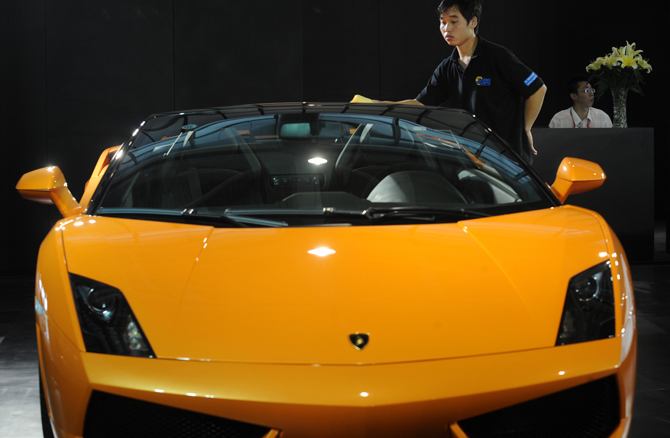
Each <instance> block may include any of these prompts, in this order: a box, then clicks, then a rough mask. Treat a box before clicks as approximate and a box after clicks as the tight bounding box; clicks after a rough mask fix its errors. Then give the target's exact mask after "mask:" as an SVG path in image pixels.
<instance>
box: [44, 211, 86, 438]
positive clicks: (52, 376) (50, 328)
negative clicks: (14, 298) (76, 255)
mask: <svg viewBox="0 0 670 438" xmlns="http://www.w3.org/2000/svg"><path fill="white" fill-rule="evenodd" d="M71 221H72V219H69V220H65V219H64V220H62V221H60V222H58V223H57V224H56V225H55V226H54V228H53V229H52V230H51V231H50V232H49V234H48V235H47V237H46V238H45V239H44V241H43V242H42V245H41V246H40V251H39V256H38V262H37V273H36V281H35V311H36V320H37V334H38V335H37V341H38V347H39V358H40V366H41V369H42V372H43V377H44V378H45V380H44V389H45V397H46V399H47V402H48V406H49V411H50V413H51V416H52V418H54V419H55V423H56V424H59V425H63V426H64V427H65V428H66V429H67V430H69V431H70V432H73V433H75V434H78V435H79V436H81V433H82V431H81V430H77V427H78V426H77V425H81V424H83V417H82V416H83V415H84V412H85V411H86V409H85V408H86V406H85V405H83V404H82V403H83V400H86V402H87V401H88V397H89V395H90V388H89V387H88V385H87V384H86V383H85V380H82V379H72V377H71V376H72V375H73V373H74V375H77V374H80V375H84V373H85V370H84V367H83V365H82V363H81V356H80V353H81V352H82V351H84V341H83V338H82V336H81V332H80V331H79V329H78V327H79V326H78V318H77V315H76V314H75V313H74V299H73V297H72V292H71V287H70V281H69V278H68V274H67V271H66V269H65V267H66V263H67V261H66V260H65V253H64V251H63V241H62V235H61V228H62V227H63V226H64V224H67V223H68V222H71ZM64 385H65V386H66V388H65V387H64ZM63 406H68V407H71V408H74V409H72V412H67V413H66V412H64V410H63V409H61V407H63ZM73 412H76V413H77V414H73ZM59 434H60V435H61V436H68V434H66V433H63V432H62V431H59Z"/></svg>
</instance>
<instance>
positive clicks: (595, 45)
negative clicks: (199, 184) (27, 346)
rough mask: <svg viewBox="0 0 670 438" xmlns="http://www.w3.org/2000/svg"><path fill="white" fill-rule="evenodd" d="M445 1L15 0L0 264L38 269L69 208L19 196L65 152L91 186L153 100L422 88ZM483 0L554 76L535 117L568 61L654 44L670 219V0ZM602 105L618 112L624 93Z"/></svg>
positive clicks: (510, 39)
mask: <svg viewBox="0 0 670 438" xmlns="http://www.w3.org/2000/svg"><path fill="white" fill-rule="evenodd" d="M438 3H439V0H411V1H410V0H337V1H333V0H330V1H325V0H68V1H64V0H60V1H58V0H4V1H3V14H2V17H1V18H0V29H1V30H0V32H1V33H0V66H2V68H1V69H0V91H1V94H0V99H1V100H0V123H1V126H2V135H1V136H0V139H1V140H0V141H1V145H2V155H1V158H0V202H2V206H3V214H2V219H1V223H0V225H1V226H0V273H3V274H7V273H29V272H31V271H33V270H34V264H35V260H36V255H37V249H38V247H39V243H40V242H41V240H42V238H43V237H44V235H45V234H46V233H47V231H48V229H49V228H50V227H51V226H52V224H53V223H54V222H55V221H56V220H57V219H58V217H59V215H58V212H57V211H56V209H55V207H51V206H42V205H38V204H34V203H30V202H28V201H24V200H23V199H22V198H20V196H19V195H18V194H17V193H16V191H15V190H14V189H13V187H14V186H15V185H16V182H17V181H18V180H19V178H20V177H21V175H22V174H23V173H25V172H28V171H30V170H33V169H36V168H39V167H44V166H47V165H58V166H60V168H61V169H62V170H63V172H64V173H65V176H66V178H67V179H68V183H69V186H70V189H71V191H72V192H73V194H74V195H75V197H77V198H79V197H80V196H81V195H82V193H83V189H84V184H85V182H86V180H87V179H88V177H89V175H90V171H91V170H92V168H93V166H94V165H95V163H96V161H97V158H98V155H99V154H100V152H101V151H102V150H103V149H104V148H106V147H109V146H113V145H116V144H120V143H122V142H123V141H125V140H126V139H127V138H128V137H129V136H130V134H131V133H132V132H133V131H134V129H135V128H136V127H137V126H138V124H139V123H140V122H141V121H142V120H143V119H145V118H146V117H147V116H148V115H150V114H152V113H157V112H162V111H169V110H174V109H190V108H198V107H207V106H223V105H233V104H242V103H259V102H275V101H348V100H350V99H351V98H352V97H353V95H354V94H363V95H366V96H368V97H373V98H381V99H388V100H398V99H405V98H412V97H415V96H416V95H417V94H418V92H419V91H420V90H421V89H422V88H423V86H424V85H425V83H426V81H427V79H428V77H429V76H430V74H431V73H432V71H433V70H434V68H435V67H436V66H437V64H438V63H439V62H440V61H441V60H442V59H443V58H445V57H446V56H447V55H448V54H449V53H450V51H451V48H449V47H448V46H447V44H446V43H445V42H444V40H443V39H442V37H441V36H440V34H439V31H438V20H437V16H436V15H435V13H434V10H435V8H436V7H437V5H438ZM482 3H483V5H484V14H483V17H482V20H481V35H482V36H483V37H485V38H487V39H489V40H492V41H494V42H497V43H499V44H502V45H505V46H507V47H508V48H510V49H511V50H512V51H513V52H514V53H515V54H516V55H517V56H518V57H519V58H520V59H521V60H522V61H524V62H525V63H526V64H527V65H528V66H530V67H531V68H533V69H534V70H535V71H536V72H537V73H538V74H539V75H540V76H541V77H542V78H543V79H544V81H545V83H547V85H548V87H549V92H548V95H547V97H546V100H545V104H544V108H543V110H542V113H541V114H540V116H539V118H538V120H537V122H536V126H546V125H547V124H548V123H549V120H550V119H551V116H552V115H553V114H554V113H555V112H556V111H558V110H561V109H564V108H567V107H568V106H569V105H570V103H569V101H568V99H567V97H566V96H565V93H564V92H563V83H564V81H565V79H566V78H567V77H568V76H570V75H571V74H574V73H582V72H584V71H585V66H586V65H587V64H588V63H589V62H590V61H592V60H594V59H595V58H596V57H598V56H603V55H605V54H607V53H609V52H610V51H611V48H612V46H617V47H618V46H621V45H624V44H625V43H626V41H630V42H635V43H637V45H638V48H639V49H642V50H644V56H645V57H647V58H649V60H650V63H651V65H652V66H653V68H654V71H653V72H652V73H651V74H649V75H646V74H645V78H646V85H645V86H644V91H645V96H639V95H636V94H631V95H629V105H628V119H629V125H630V126H635V127H653V128H654V133H655V134H654V144H655V148H654V149H655V169H653V170H654V171H655V175H656V177H655V178H656V179H655V198H654V202H655V216H656V218H657V219H665V217H666V214H667V207H666V206H667V205H668V200H669V195H668V193H669V190H668V184H667V183H666V182H665V180H666V178H665V175H664V169H665V168H666V167H667V165H668V161H669V157H668V154H667V152H666V151H667V148H668V127H667V120H666V117H667V111H666V103H667V102H668V98H669V97H670V96H668V87H667V86H666V85H663V84H664V82H665V80H664V79H663V78H664V77H665V75H666V74H667V73H668V68H669V67H670V66H669V65H668V64H669V63H670V61H669V60H668V58H667V57H666V56H664V55H665V54H666V51H667V50H666V48H665V44H666V43H667V38H664V37H662V36H661V35H663V31H664V29H665V27H666V26H667V23H668V19H670V3H668V2H660V3H658V5H660V6H658V5H657V6H656V8H655V9H654V10H651V9H645V11H644V13H642V12H641V11H639V10H638V9H636V8H633V9H634V10H636V11H637V13H632V12H631V6H630V3H627V4H626V3H619V2H611V1H609V0H592V1H575V0H565V1H562V2H539V1H537V0H483V1H482ZM617 4H621V6H617ZM625 5H627V6H625ZM596 106H597V107H599V108H601V109H604V110H605V111H607V112H609V113H610V115H611V113H612V101H611V97H609V96H605V97H604V98H603V99H602V100H601V101H600V102H598V103H597V104H596ZM536 146H537V149H538V150H539V151H540V153H542V145H541V144H538V145H536ZM630 147H631V148H635V145H634V144H631V145H630ZM650 171H651V169H650ZM630 177H631V178H635V175H630ZM640 196H654V195H652V194H651V193H642V194H640ZM612 202H616V199H613V200H612ZM622 208H626V206H625V205H622Z"/></svg>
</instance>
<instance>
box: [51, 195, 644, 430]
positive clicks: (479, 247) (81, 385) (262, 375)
mask: <svg viewBox="0 0 670 438" xmlns="http://www.w3.org/2000/svg"><path fill="white" fill-rule="evenodd" d="M605 227H606V224H605V223H604V221H602V219H601V218H600V217H599V216H598V215H596V214H594V213H592V212H589V211H587V210H583V209H580V208H577V207H571V206H564V207H561V208H556V209H551V210H544V211H536V212H530V213H523V214H517V215H509V216H498V217H492V218H486V219H478V220H472V221H464V222H460V223H457V224H440V225H422V226H406V225H405V226H387V227H347V228H326V229H324V228H291V229H253V228H252V229H214V228H210V227H204V226H188V225H178V224H167V223H153V222H144V221H134V220H123V219H111V218H101V217H92V216H86V215H81V216H78V217H76V218H72V219H70V220H63V221H61V222H60V223H59V224H57V226H56V227H54V229H53V230H52V233H51V234H50V236H49V237H48V238H47V242H51V243H45V245H44V246H43V250H42V251H45V252H46V251H50V252H51V254H44V256H41V257H40V265H39V266H38V278H51V279H53V278H56V279H59V280H58V281H56V282H53V280H51V282H50V283H48V284H45V283H44V282H43V283H42V288H43V289H44V290H43V291H38V296H39V297H42V296H45V297H46V300H47V302H48V304H47V306H48V308H47V309H46V311H45V312H44V315H42V317H41V318H40V319H39V321H40V327H41V330H40V333H41V335H40V336H41V337H42V338H43V339H42V342H41V345H43V346H44V345H45V344H46V337H48V339H49V342H48V344H49V345H48V347H46V348H43V351H42V354H41V356H42V363H43V366H44V367H45V368H46V369H47V370H48V371H49V373H48V374H49V375H52V376H56V377H54V380H55V379H56V378H60V379H62V381H66V382H67V385H65V386H63V384H62V381H61V383H60V384H59V385H58V391H57V392H56V393H54V391H53V390H50V391H49V395H50V397H54V396H58V397H60V398H61V400H62V401H67V404H68V405H69V406H80V407H82V409H81V410H79V409H75V410H73V412H72V414H67V413H64V412H58V411H56V412H54V413H53V415H54V416H55V418H57V419H58V421H57V423H58V424H61V425H63V426H64V429H66V430H67V431H68V434H64V435H63V436H80V435H79V434H80V433H81V427H82V424H83V419H82V418H81V415H83V414H81V412H83V411H84V409H83V407H84V406H85V405H86V403H87V401H88V397H89V396H90V391H92V390H101V391H106V392H110V393H114V394H118V395H123V396H128V397H133V398H138V399H142V400H146V401H150V402H155V403H162V404H166V405H170V406H174V407H179V408H184V409H197V410H198V411H199V412H204V413H210V414H212V415H220V416H225V417H227V418H231V419H236V420H240V421H248V422H253V423H255V424H263V425H267V426H269V427H272V428H275V429H277V430H282V431H284V435H283V436H284V437H285V438H290V437H302V436H315V435H316V434H317V432H318V436H342V433H345V432H346V433H347V434H348V435H347V436H352V437H356V436H365V435H364V433H365V432H364V431H365V430H369V429H370V428H373V429H374V430H377V431H379V432H380V434H381V436H408V434H410V435H413V434H417V433H422V434H426V435H427V436H431V433H433V432H434V431H435V430H438V429H439V430H441V431H443V433H444V434H445V436H446V434H447V433H448V432H447V430H448V429H450V430H452V432H449V433H452V434H454V433H455V432H453V430H457V429H455V428H454V427H451V426H449V425H450V424H453V423H455V422H456V421H458V420H459V419H463V418H467V417H470V416H473V415H478V414H481V413H483V412H487V411H490V410H494V409H499V408H502V407H504V406H508V405H511V404H515V403H519V402H522V401H524V400H528V399H532V398H536V397H539V396H541V395H544V394H549V393H553V392H556V391H558V390H561V389H565V388H569V387H572V386H575V385H578V384H583V383H586V382H589V381H591V380H593V379H596V378H599V377H604V376H607V375H612V374H616V375H617V376H618V378H619V380H620V381H621V382H622V383H623V384H624V386H625V387H628V388H632V387H633V385H634V375H635V366H634V364H635V355H636V350H635V342H634V334H635V330H634V324H635V321H634V315H633V314H628V313H627V312H630V310H631V305H630V304H631V303H632V287H631V284H630V278H629V277H628V274H627V270H626V269H627V268H626V262H625V255H624V253H623V250H622V249H621V248H620V244H619V243H618V241H617V240H616V238H615V237H614V236H613V234H611V232H610V231H609V229H608V228H605ZM577 229H579V230H580V231H579V232H575V230H577ZM603 230H605V232H606V233H609V234H607V235H608V236H609V238H608V239H607V241H606V242H605V241H604V240H603V239H602V236H603V234H602V233H603ZM61 236H62V237H61ZM61 239H62V244H63V245H64V247H65V251H64V253H62V254H60V255H59V253H58V251H60V250H58V249H57V248H58V247H61V242H60V240H61ZM447 241H448V242H449V250H445V242H447ZM391 242H393V244H391ZM510 242H514V245H513V247H512V248H510ZM319 247H328V248H331V249H333V250H334V251H335V253H333V254H331V255H328V256H325V257H319V256H316V255H313V254H310V253H309V252H308V251H309V250H311V249H315V248H319ZM164 248H170V249H171V250H170V251H165V250H164ZM419 255H420V256H421V258H420V260H422V263H418V262H417V260H419V258H418V256H419ZM473 257H475V258H477V260H478V264H477V265H476V266H473V265H472V264H470V263H465V262H464V260H467V259H472V258H473ZM606 259H610V260H612V261H613V263H612V265H613V267H612V270H613V274H614V275H615V276H616V277H617V280H616V281H615V293H616V297H617V298H616V299H617V309H619V314H620V315H619V317H618V321H621V323H619V324H618V325H617V334H618V335H617V337H616V338H613V339H608V340H603V341H596V342H589V343H583V344H577V345H571V346H563V347H554V346H553V345H554V343H555V338H556V327H557V326H558V322H559V320H560V309H561V308H562V306H561V303H559V302H558V301H559V300H560V301H562V300H563V296H564V293H565V289H566V287H567V281H568V280H569V278H570V277H571V276H572V275H574V274H576V273H579V272H581V271H583V270H584V269H586V268H588V267H590V266H593V265H595V264H597V263H599V262H601V261H603V260H606ZM62 260H66V261H67V266H68V269H69V271H70V272H72V273H76V274H80V275H86V276H89V277H91V278H95V279H97V280H98V281H102V282H105V283H107V284H110V285H112V286H115V287H117V288H119V289H120V290H122V291H123V292H124V294H125V295H126V297H127V299H128V301H129V303H130V305H131V307H132V308H133V311H134V312H135V314H136V315H137V317H138V319H139V320H140V321H141V323H142V326H143V329H144V331H145V333H146V334H147V337H148V339H149V340H150V342H151V344H152V347H153V348H154V351H155V352H156V354H157V356H158V359H136V358H126V357H118V356H110V355H100V354H91V353H86V352H85V351H84V348H83V341H82V339H81V334H80V333H79V332H78V330H77V327H78V326H77V324H76V315H74V314H73V313H72V311H71V310H69V309H73V308H74V307H73V305H72V303H71V302H70V301H71V300H72V298H71V296H72V294H71V293H70V292H69V290H68V289H69V283H68V282H67V274H66V272H65V270H64V264H63V263H62V262H61V261H62ZM362 260H366V261H367V263H366V264H363V263H361V261H362ZM296 265H298V266H301V270H300V272H296V271H294V270H291V267H292V266H296ZM259 267H260V268H259ZM259 269H260V272H259ZM54 271H60V273H59V275H55V274H56V273H55V272H54ZM347 271H349V272H350V275H349V276H347V277H343V276H337V275H333V274H332V273H333V272H347ZM467 271H470V272H471V274H470V275H466V274H465V272H467ZM456 273H458V274H459V275H457V276H456V275H455V274H456ZM619 276H623V278H619ZM455 277H457V278H455ZM538 282H540V283H542V282H544V283H545V284H546V289H543V290H542V291H538V290H537V289H536V286H535V285H537V284H538ZM473 291H478V293H477V294H476V295H474V294H473ZM482 291H484V292H482ZM486 291H489V292H486ZM52 297H53V298H52ZM557 297H558V298H557ZM40 299H42V298H40ZM454 307H455V308H459V309H461V312H463V313H460V312H455V311H452V310H451V309H452V308H454ZM463 309H470V310H467V312H469V313H471V312H473V311H476V310H478V311H479V314H480V315H483V316H482V319H480V320H478V323H477V324H474V323H473V322H472V321H470V320H469V319H468V318H467V317H466V316H464V314H465V313H466V311H465V310H463ZM250 315H253V317H250ZM54 321H59V322H62V323H61V324H56V323H54ZM624 329H625V330H624ZM354 331H361V332H369V333H371V342H370V345H369V346H368V347H366V348H365V349H364V350H363V351H356V350H355V349H354V348H353V347H352V345H351V344H349V343H348V339H347V335H348V334H349V333H352V332H354ZM631 335H632V336H631ZM506 338H508V339H506ZM72 369H80V370H81V372H77V373H72V372H71V370H72ZM76 376H79V377H76ZM435 376H443V378H441V379H437V380H436V379H435ZM455 376H457V377H455ZM251 382H253V383H251ZM51 383H52V384H53V383H54V382H53V381H52V382H51ZM54 386H56V385H52V387H51V388H53V387H54ZM482 395H485V397H482ZM629 406H630V407H632V391H631V392H630V393H628V394H622V410H623V411H624V414H625V415H623V418H624V420H625V421H624V422H623V423H622V426H621V427H623V428H626V427H628V426H627V425H628V422H629V420H630V414H631V413H630V409H629V408H628V407H629ZM75 411H77V412H79V413H75ZM306 418H311V419H312V421H305V419H306ZM409 418H413V421H408V419H409ZM321 424H329V425H331V427H329V428H327V429H321V428H320V426H318V425H321ZM408 424H412V426H411V427H410V426H408ZM337 425H339V426H337ZM352 427H353V429H354V432H352V429H351V428H352ZM357 427H360V431H359V432H355V429H356V428H357ZM408 427H410V428H409V429H408ZM620 429H621V428H620ZM69 434H73V435H69ZM456 436H458V435H456ZM614 436H624V435H614Z"/></svg>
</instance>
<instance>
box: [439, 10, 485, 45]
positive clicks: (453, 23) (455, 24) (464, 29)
mask: <svg viewBox="0 0 670 438" xmlns="http://www.w3.org/2000/svg"><path fill="white" fill-rule="evenodd" d="M475 27H477V17H473V18H472V20H470V22H469V23H468V21H467V20H466V19H465V18H464V17H463V15H461V11H459V10H458V7H456V6H454V7H452V8H451V9H449V10H448V11H446V12H444V13H443V14H442V15H440V32H441V33H442V36H443V37H444V39H445V40H446V41H447V44H449V45H450V46H460V45H461V44H463V43H464V42H466V41H467V40H468V39H470V38H472V37H473V36H475Z"/></svg>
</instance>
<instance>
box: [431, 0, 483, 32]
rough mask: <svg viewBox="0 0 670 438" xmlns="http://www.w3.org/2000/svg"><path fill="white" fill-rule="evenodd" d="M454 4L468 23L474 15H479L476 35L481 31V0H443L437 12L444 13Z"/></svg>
mask: <svg viewBox="0 0 670 438" xmlns="http://www.w3.org/2000/svg"><path fill="white" fill-rule="evenodd" d="M454 6H455V7H457V8H458V11H459V12H460V13H461V15H462V16H463V18H465V19H466V20H467V21H468V23H470V21H472V19H473V18H474V17H477V27H475V35H477V34H478V33H479V22H480V21H481V19H482V4H481V2H480V1H479V0H442V3H440V6H438V7H437V13H438V15H442V14H444V13H446V12H447V11H448V10H449V9H451V8H453V7H454Z"/></svg>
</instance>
